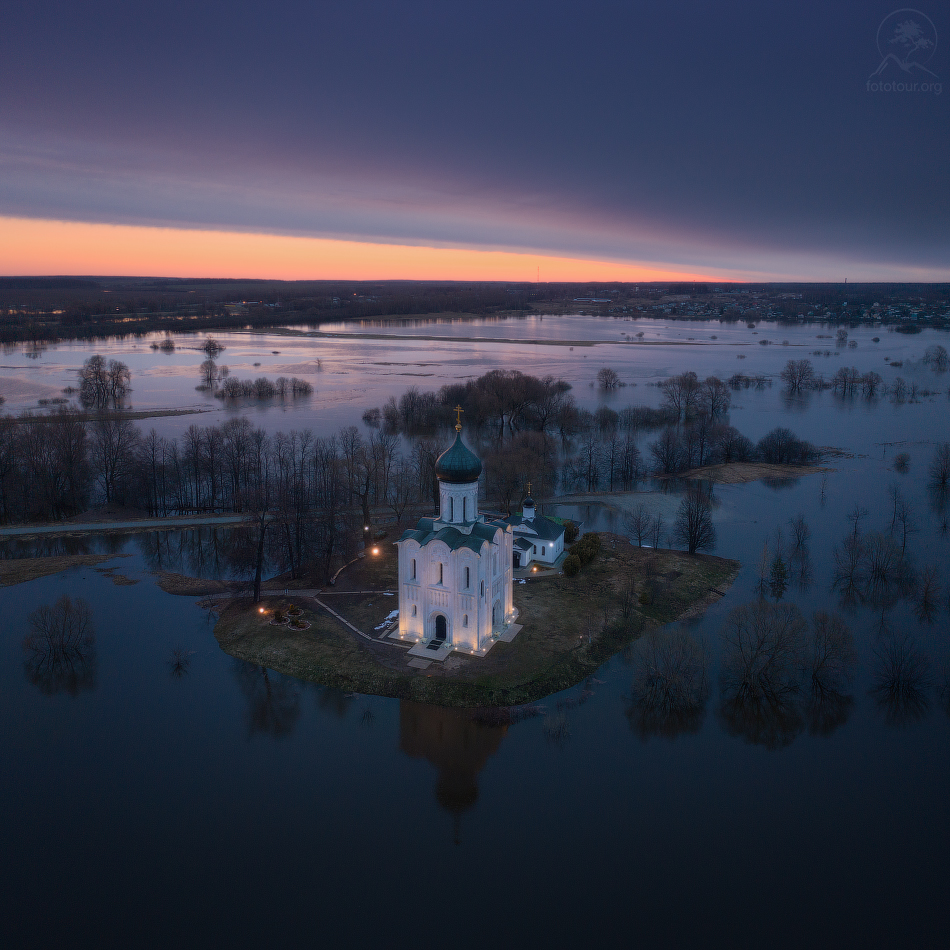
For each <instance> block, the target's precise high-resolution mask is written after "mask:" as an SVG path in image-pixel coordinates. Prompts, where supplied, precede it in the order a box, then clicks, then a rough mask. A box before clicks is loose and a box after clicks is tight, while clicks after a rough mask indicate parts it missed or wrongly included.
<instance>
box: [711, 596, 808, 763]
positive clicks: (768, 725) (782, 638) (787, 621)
mask: <svg viewBox="0 0 950 950" xmlns="http://www.w3.org/2000/svg"><path fill="white" fill-rule="evenodd" d="M805 631H806V624H805V621H804V619H803V618H802V615H801V613H800V612H799V610H798V608H797V607H795V606H793V605H791V604H769V603H767V602H765V601H758V602H756V603H751V604H745V605H743V606H741V607H736V608H735V609H734V610H733V611H732V612H731V613H730V614H729V616H728V617H727V619H726V622H725V624H724V625H723V628H722V630H721V631H720V637H721V640H722V644H723V659H722V672H721V674H720V678H721V687H722V706H721V709H720V712H721V714H722V716H723V719H724V721H725V723H726V725H727V727H728V728H729V729H730V731H732V732H733V733H735V734H737V735H741V736H743V737H744V738H746V739H747V740H748V741H750V742H755V743H760V744H763V745H766V746H768V747H770V748H778V747H781V746H783V745H788V744H789V743H790V742H791V741H792V740H793V739H794V738H795V736H796V735H797V734H798V732H799V731H800V730H801V728H802V727H803V724H804V723H803V720H802V717H801V714H800V712H799V710H798V706H797V697H798V694H799V692H800V690H801V678H802V665H803V662H802V661H803V657H804V651H805Z"/></svg>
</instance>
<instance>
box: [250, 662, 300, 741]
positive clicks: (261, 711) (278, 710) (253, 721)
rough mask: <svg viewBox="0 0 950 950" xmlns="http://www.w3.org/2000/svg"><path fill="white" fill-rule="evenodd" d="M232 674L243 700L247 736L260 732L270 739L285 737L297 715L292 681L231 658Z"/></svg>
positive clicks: (296, 686) (295, 685) (295, 688)
mask: <svg viewBox="0 0 950 950" xmlns="http://www.w3.org/2000/svg"><path fill="white" fill-rule="evenodd" d="M234 674H235V676H236V677H237V681H238V685H239V686H240V687H241V692H242V693H243V694H244V698H245V699H246V700H247V726H248V735H252V734H253V733H255V732H263V733H266V734H267V735H269V736H271V737H272V738H274V739H279V738H282V737H283V736H289V735H290V733H291V732H293V731H294V727H295V726H296V725H297V720H298V719H299V718H300V688H299V684H298V683H297V682H296V680H293V679H290V678H289V677H285V676H281V674H280V673H274V672H271V671H270V670H268V669H267V667H266V666H263V665H262V666H258V665H257V664H256V663H247V662H245V661H244V660H236V661H235V664H234Z"/></svg>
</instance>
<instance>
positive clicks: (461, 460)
mask: <svg viewBox="0 0 950 950" xmlns="http://www.w3.org/2000/svg"><path fill="white" fill-rule="evenodd" d="M481 474H482V463H481V462H480V461H479V458H478V456H477V455H476V454H475V453H474V452H472V451H471V450H470V449H467V448H466V447H465V443H464V442H463V441H462V433H461V432H459V433H457V434H456V436H455V441H454V442H453V443H452V445H451V446H450V447H449V448H448V449H446V450H445V451H444V452H443V453H442V454H441V455H440V456H439V457H438V459H437V460H436V463H435V475H436V478H438V480H439V481H440V482H454V483H455V484H463V483H465V482H477V481H478V476H479V475H481Z"/></svg>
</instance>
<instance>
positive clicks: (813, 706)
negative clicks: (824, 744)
mask: <svg viewBox="0 0 950 950" xmlns="http://www.w3.org/2000/svg"><path fill="white" fill-rule="evenodd" d="M857 661H858V654H857V651H856V650H855V648H854V637H853V636H852V634H851V631H850V630H849V629H848V627H847V625H846V624H845V622H844V621H843V620H842V619H841V617H839V616H838V615H837V614H827V613H825V612H824V611H821V610H819V611H818V612H817V613H816V614H815V616H814V618H813V620H812V630H811V636H810V637H809V638H808V641H807V643H806V647H805V663H804V668H805V675H806V678H807V679H806V683H807V704H806V710H805V712H806V716H807V718H808V730H809V732H811V733H812V734H813V735H824V736H827V735H830V734H831V733H832V732H833V731H834V730H835V729H837V728H838V727H839V726H841V725H843V724H844V722H845V721H846V720H847V718H848V715H849V714H850V711H851V707H852V706H853V705H854V697H853V696H851V695H850V689H851V684H852V682H853V681H854V669H855V666H856V665H857Z"/></svg>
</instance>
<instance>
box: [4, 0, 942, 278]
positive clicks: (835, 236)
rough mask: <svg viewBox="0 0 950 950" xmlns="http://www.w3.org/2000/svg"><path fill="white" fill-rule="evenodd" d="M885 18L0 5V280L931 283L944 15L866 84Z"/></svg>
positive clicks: (747, 12)
mask: <svg viewBox="0 0 950 950" xmlns="http://www.w3.org/2000/svg"><path fill="white" fill-rule="evenodd" d="M895 9H898V8H897V7H896V5H894V4H892V3H880V2H867V0H863V2H857V0H847V2H837V3H834V4H827V3H816V2H801V0H796V2H794V3H792V2H773V3H767V4H765V3H750V2H745V0H741V2H735V3H731V4H728V5H724V4H721V3H709V2H695V0H694V2H685V0H672V2H667V3H664V4H656V3H650V4H647V3H637V2H629V0H626V2H611V3H607V2H590V0H588V2H584V3H581V2H558V0H546V2H544V3H540V2H532V3H529V2H522V0H515V2H513V0H505V2H493V0H481V2H478V3H469V4H461V3H446V2H444V0H443V2H421V0H403V2H401V3H393V2H385V3H383V2H375V0H373V2H365V0H364V2H361V0H348V2H345V3H344V2H314V0H310V2H306V3H303V2H287V0H270V2H266V3H265V2H261V0H232V2H228V3H224V2H194V0H192V2H189V3H184V2H181V0H161V2H157V0H138V2H132V3H130V2H128V0H125V2H121V3H120V2H118V0H111V2H110V0H85V2H82V3H75V2H73V3H66V2H62V0H59V2H54V0H30V2H29V3H26V2H18V3H15V4H13V3H11V4H7V5H6V6H5V10H4V23H3V30H2V31H0V79H2V89H3V95H2V98H0V273H3V274H51V273H55V274H66V273H68V274H74V273H75V274H78V273H86V274H109V275H118V274H156V275H158V274H169V275H172V274H177V275H181V276H188V275H196V276H197V275H200V276H209V277H210V276H249V277H251V276H253V277H288V278H291V277H297V278H307V277H313V278H322V277H327V278H332V277H341V278H349V277H367V278H398V277H415V278H425V277H433V278H448V277H453V276H455V277H458V278H461V279H473V278H484V279H492V278H499V279H516V280H533V279H535V277H536V276H537V274H538V272H539V271H538V269H540V278H541V280H559V279H585V278H589V279H598V280H601V279H602V280H615V279H627V280H637V279H650V278H653V279H664V278H666V279H670V278H678V277H691V276H695V277H703V276H708V277H715V278H720V279H727V278H733V279H740V280H763V279H801V280H835V281H838V280H844V279H845V278H846V277H847V278H849V279H850V280H950V201H948V193H950V187H948V185H950V174H948V168H950V162H948V155H950V149H948V146H950V115H948V103H950V85H946V88H945V89H944V88H943V87H944V84H947V83H948V82H950V57H948V55H947V48H948V45H950V42H948V41H950V18H948V16H947V8H946V5H945V4H941V5H940V6H936V5H931V6H924V7H921V8H920V9H919V11H918V12H914V11H905V13H906V16H905V15H904V14H902V15H901V16H900V17H898V18H897V19H894V18H892V19H891V20H890V21H889V22H888V25H887V27H886V29H885V30H884V32H883V33H882V36H883V40H882V41H883V42H885V43H886V42H888V41H889V38H892V37H893V35H894V29H893V26H894V24H895V23H899V22H904V21H905V20H907V19H911V20H914V21H915V22H919V24H920V25H921V28H922V31H923V32H922V33H921V34H920V36H921V37H922V38H923V39H924V40H925V41H926V42H925V43H924V45H923V46H922V47H921V48H920V50H919V51H918V52H917V53H916V54H913V57H912V58H911V60H908V50H907V49H906V48H903V49H901V47H900V45H899V44H897V45H894V44H892V45H891V46H889V47H886V50H885V51H888V50H891V49H896V50H898V51H899V52H900V55H901V57H902V58H903V59H904V60H905V62H908V61H909V62H911V64H912V65H911V67H910V68H909V69H908V71H906V72H905V71H904V70H902V69H901V68H900V67H899V66H898V65H896V63H895V61H893V60H892V61H891V62H890V63H888V65H887V66H886V67H885V68H884V69H883V70H882V72H881V73H880V75H877V76H875V77H873V79H872V74H873V73H875V71H876V70H877V69H878V67H879V66H880V65H881V62H882V54H881V52H879V49H878V28H879V26H880V24H881V23H882V21H883V20H884V19H885V17H887V16H888V15H889V14H890V13H891V12H892V11H894V10H895ZM934 31H935V32H934ZM931 36H933V37H935V39H936V45H935V48H934V44H933V42H932V40H931V39H930V37H931ZM928 43H929V45H928ZM874 83H878V84H880V85H886V84H893V83H905V84H911V83H917V84H918V85H923V84H930V85H931V86H933V84H936V85H937V88H939V89H940V92H939V93H938V92H937V91H936V89H935V88H929V89H921V88H917V89H914V90H912V91H885V90H884V89H873V88H871V86H873V85H874ZM104 225H106V226H111V225H120V226H121V227H120V228H114V227H103V226H104ZM314 239H317V240H314Z"/></svg>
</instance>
